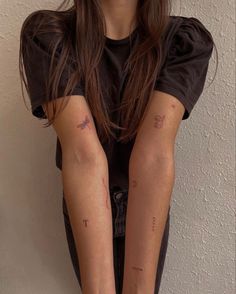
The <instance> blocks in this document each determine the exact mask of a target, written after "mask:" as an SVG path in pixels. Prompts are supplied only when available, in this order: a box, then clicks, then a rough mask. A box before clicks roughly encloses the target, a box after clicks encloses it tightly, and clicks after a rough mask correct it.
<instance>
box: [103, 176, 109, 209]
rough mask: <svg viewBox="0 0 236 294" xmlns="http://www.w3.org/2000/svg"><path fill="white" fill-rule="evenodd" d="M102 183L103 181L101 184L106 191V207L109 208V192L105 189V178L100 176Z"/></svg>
mask: <svg viewBox="0 0 236 294" xmlns="http://www.w3.org/2000/svg"><path fill="white" fill-rule="evenodd" d="M102 183H103V186H104V188H105V191H106V207H107V209H109V201H108V199H109V192H108V189H107V186H106V183H105V179H104V178H102Z"/></svg>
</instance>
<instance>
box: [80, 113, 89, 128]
mask: <svg viewBox="0 0 236 294" xmlns="http://www.w3.org/2000/svg"><path fill="white" fill-rule="evenodd" d="M86 126H88V128H89V129H91V126H90V119H89V117H88V115H87V114H86V115H85V119H84V121H82V123H81V124H78V125H77V128H80V129H81V130H83V129H85V128H86Z"/></svg>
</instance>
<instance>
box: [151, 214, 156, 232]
mask: <svg viewBox="0 0 236 294" xmlns="http://www.w3.org/2000/svg"><path fill="white" fill-rule="evenodd" d="M155 226H156V217H155V216H153V217H152V231H153V232H154V230H155Z"/></svg>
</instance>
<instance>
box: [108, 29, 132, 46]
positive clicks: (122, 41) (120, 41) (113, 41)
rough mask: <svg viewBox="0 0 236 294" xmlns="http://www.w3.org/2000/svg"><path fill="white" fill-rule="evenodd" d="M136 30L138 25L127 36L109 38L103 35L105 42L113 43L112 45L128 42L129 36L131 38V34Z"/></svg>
mask: <svg viewBox="0 0 236 294" xmlns="http://www.w3.org/2000/svg"><path fill="white" fill-rule="evenodd" d="M137 30H138V26H137V27H135V29H134V30H133V31H132V32H131V33H130V34H129V35H128V36H127V37H125V38H122V39H111V38H109V37H107V36H105V39H106V44H113V45H124V44H127V43H129V41H130V38H133V36H134V35H135V33H136V32H137Z"/></svg>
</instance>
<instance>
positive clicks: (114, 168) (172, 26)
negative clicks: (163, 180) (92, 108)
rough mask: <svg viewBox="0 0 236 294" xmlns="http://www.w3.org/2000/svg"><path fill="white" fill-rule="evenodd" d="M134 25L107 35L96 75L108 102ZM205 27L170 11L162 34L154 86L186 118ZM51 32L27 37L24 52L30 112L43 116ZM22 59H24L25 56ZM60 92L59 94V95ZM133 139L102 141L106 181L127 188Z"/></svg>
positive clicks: (208, 50) (198, 85) (205, 60)
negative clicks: (118, 35) (123, 33)
mask: <svg viewBox="0 0 236 294" xmlns="http://www.w3.org/2000/svg"><path fill="white" fill-rule="evenodd" d="M139 33H140V32H139V30H138V28H136V29H135V30H134V31H133V32H132V34H131V37H132V39H131V40H132V42H131V43H130V38H129V37H130V36H128V37H126V38H124V39H120V40H113V39H111V38H108V37H105V38H106V45H105V48H104V52H103V56H102V59H101V63H100V66H101V73H102V76H101V79H102V80H103V81H104V82H105V84H106V85H107V86H109V85H110V86H111V87H112V89H115V91H114V90H113V92H114V95H110V96H109V97H106V101H107V103H109V105H110V106H111V107H112V108H113V106H116V105H117V104H119V102H120V99H122V93H123V85H124V80H125V75H124V74H123V72H122V66H123V64H124V62H125V60H126V58H127V57H128V56H129V54H130V50H132V46H133V44H135V42H139ZM209 34H210V33H209V31H208V30H207V29H206V27H205V26H204V25H203V24H202V23H201V22H200V21H199V20H198V19H196V18H194V17H183V16H171V21H170V23H169V26H168V29H167V31H166V34H165V38H164V40H165V42H164V44H165V47H166V50H165V56H164V59H163V63H162V67H161V72H160V75H159V77H158V78H157V80H156V82H155V86H154V90H160V91H163V92H166V93H169V94H171V95H173V96H175V97H176V98H177V99H178V100H179V101H180V102H181V103H182V104H183V105H184V107H185V112H184V115H183V118H182V119H183V120H184V119H187V118H188V117H189V115H190V113H191V111H192V109H193V107H194V105H195V104H196V102H197V100H198V98H199V97H200V95H201V93H202V91H203V87H204V84H205V80H206V75H207V70H208V64H209V59H210V57H211V55H212V50H213V42H212V39H211V38H210V37H209ZM50 39H51V36H50V34H41V35H39V36H37V39H36V38H30V37H29V38H28V42H27V50H28V52H29V55H28V58H29V59H28V60H27V64H29V68H31V69H33V70H32V71H31V72H30V73H29V71H28V69H26V77H27V81H28V85H29V91H30V101H31V107H32V114H33V115H34V116H36V117H38V118H40V119H45V118H46V116H45V113H44V111H43V109H42V106H41V104H42V103H43V102H45V94H44V93H45V79H46V78H47V73H48V68H49V62H50V55H49V53H48V51H47V48H48V44H49V42H50ZM24 62H25V60H24ZM64 86H65V80H62V81H61V84H60V87H59V94H62V93H63V89H64V88H63V87H64ZM72 94H74V95H84V91H83V87H82V85H81V84H80V83H78V85H77V87H76V88H75V90H74V91H73V92H72ZM61 96H62V95H61ZM61 96H59V97H61ZM119 118H120V116H119V113H117V112H112V119H113V121H114V122H116V123H119ZM134 140H135V138H134V139H132V140H131V141H130V142H129V143H121V142H117V141H115V139H114V140H113V141H112V143H111V144H110V145H108V144H103V148H104V151H105V153H106V155H107V160H108V166H109V187H110V188H112V187H114V186H119V187H121V188H122V189H128V163H129V158H130V154H131V150H132V147H133V144H134ZM56 143H57V144H56V158H55V159H56V166H57V167H58V168H59V169H61V168H62V150H61V145H60V142H59V139H58V137H57V142H56Z"/></svg>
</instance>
